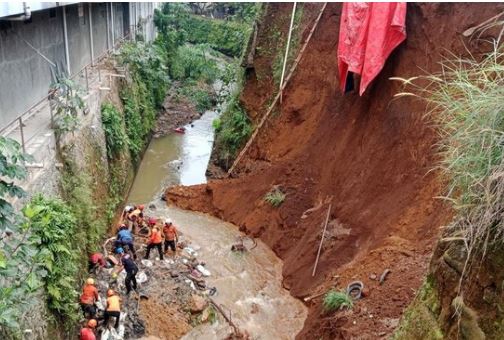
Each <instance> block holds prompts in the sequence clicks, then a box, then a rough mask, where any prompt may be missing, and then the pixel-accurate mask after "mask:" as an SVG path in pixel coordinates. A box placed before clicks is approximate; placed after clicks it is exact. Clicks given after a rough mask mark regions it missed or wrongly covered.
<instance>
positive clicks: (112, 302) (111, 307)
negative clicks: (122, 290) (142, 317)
mask: <svg viewBox="0 0 504 340" xmlns="http://www.w3.org/2000/svg"><path fill="white" fill-rule="evenodd" d="M107 311H109V312H120V311H121V299H119V296H117V295H112V296H110V297H108V298H107Z"/></svg>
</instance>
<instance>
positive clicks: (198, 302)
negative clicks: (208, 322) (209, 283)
mask: <svg viewBox="0 0 504 340" xmlns="http://www.w3.org/2000/svg"><path fill="white" fill-rule="evenodd" d="M207 305H208V302H207V300H205V299H204V298H203V297H201V296H199V295H197V294H192V295H191V313H193V314H195V313H200V312H202V311H203V310H204V309H205V308H206V307H207Z"/></svg>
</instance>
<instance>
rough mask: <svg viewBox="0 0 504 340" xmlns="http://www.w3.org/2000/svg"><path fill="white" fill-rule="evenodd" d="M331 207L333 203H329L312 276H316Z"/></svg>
mask: <svg viewBox="0 0 504 340" xmlns="http://www.w3.org/2000/svg"><path fill="white" fill-rule="evenodd" d="M331 208H332V203H331V204H329V209H327V216H326V220H325V223H324V231H323V232H322V238H321V239H320V245H319V248H318V252H317V259H316V260H315V265H314V266H313V272H312V277H314V276H315V272H316V271H317V265H318V261H319V258H320V251H321V250H322V243H323V242H324V238H325V233H326V230H327V224H328V223H329V216H330V215H331Z"/></svg>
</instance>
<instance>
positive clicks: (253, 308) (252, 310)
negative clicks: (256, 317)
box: [250, 303, 259, 314]
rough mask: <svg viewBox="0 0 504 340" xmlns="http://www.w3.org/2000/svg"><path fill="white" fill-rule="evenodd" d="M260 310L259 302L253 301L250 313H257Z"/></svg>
mask: <svg viewBox="0 0 504 340" xmlns="http://www.w3.org/2000/svg"><path fill="white" fill-rule="evenodd" d="M258 312H259V305H258V304H257V303H252V309H251V310H250V314H256V313H258Z"/></svg>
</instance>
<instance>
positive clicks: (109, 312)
mask: <svg viewBox="0 0 504 340" xmlns="http://www.w3.org/2000/svg"><path fill="white" fill-rule="evenodd" d="M103 317H104V325H105V327H107V325H108V322H109V319H110V317H114V318H115V326H114V327H115V329H118V328H119V319H120V318H121V298H119V296H118V295H117V294H116V293H115V292H114V291H113V290H112V289H109V290H107V308H106V309H105V313H104V314H103Z"/></svg>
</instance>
